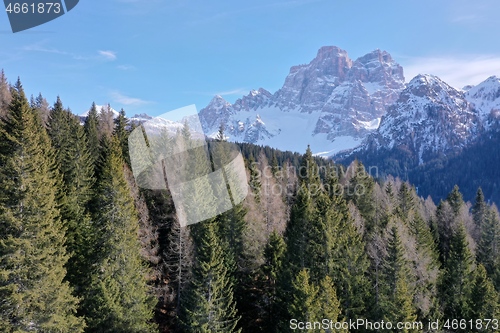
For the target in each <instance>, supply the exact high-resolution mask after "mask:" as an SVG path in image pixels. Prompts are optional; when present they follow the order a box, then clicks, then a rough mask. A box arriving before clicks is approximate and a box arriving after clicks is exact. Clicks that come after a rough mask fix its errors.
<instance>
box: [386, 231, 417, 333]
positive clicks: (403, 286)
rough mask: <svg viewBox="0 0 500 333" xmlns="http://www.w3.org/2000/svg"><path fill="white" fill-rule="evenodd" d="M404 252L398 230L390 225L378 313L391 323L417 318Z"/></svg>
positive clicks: (408, 265)
mask: <svg viewBox="0 0 500 333" xmlns="http://www.w3.org/2000/svg"><path fill="white" fill-rule="evenodd" d="M404 252H405V249H404V248H403V244H402V243H401V239H400V236H399V231H398V229H397V228H396V227H392V229H391V235H390V238H389V242H388V244H387V257H386V258H385V260H384V264H383V273H382V274H383V280H384V285H383V286H382V293H381V300H380V315H381V316H382V318H384V319H385V320H386V321H390V322H393V323H396V322H413V321H415V320H416V319H417V316H416V310H415V308H414V307H413V304H412V301H413V296H414V290H413V288H412V285H413V284H412V282H413V281H411V274H410V263H409V262H408V261H407V259H406V258H405V257H404ZM402 332H410V331H408V330H404V331H402Z"/></svg>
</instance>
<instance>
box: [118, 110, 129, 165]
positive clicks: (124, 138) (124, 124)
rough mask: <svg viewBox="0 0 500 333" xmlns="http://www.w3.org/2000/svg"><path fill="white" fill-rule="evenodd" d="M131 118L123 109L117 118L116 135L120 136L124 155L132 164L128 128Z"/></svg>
mask: <svg viewBox="0 0 500 333" xmlns="http://www.w3.org/2000/svg"><path fill="white" fill-rule="evenodd" d="M129 126H130V124H129V120H128V119H127V117H126V116H125V110H123V109H121V110H120V113H119V115H118V117H117V118H116V119H115V129H114V135H115V136H116V137H117V138H118V142H119V143H120V148H121V150H122V156H123V158H124V160H125V162H127V164H128V165H130V156H129V152H128V135H129V132H128V128H129Z"/></svg>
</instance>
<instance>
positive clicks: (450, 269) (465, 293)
mask: <svg viewBox="0 0 500 333" xmlns="http://www.w3.org/2000/svg"><path fill="white" fill-rule="evenodd" d="M473 272H474V258H473V257H472V254H471V252H470V250H469V246H468V242H467V236H466V231H465V227H464V226H463V224H460V225H459V226H458V227H457V229H456V231H455V232H454V233H453V235H452V237H451V242H450V252H449V256H448V258H447V260H446V262H445V264H444V272H443V274H442V281H441V286H440V287H441V288H440V295H441V297H440V298H441V303H442V305H443V315H444V318H464V319H470V318H469V314H470V313H471V308H470V306H471V304H470V298H471V291H472V287H473V285H474V276H473Z"/></svg>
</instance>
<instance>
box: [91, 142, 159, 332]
mask: <svg viewBox="0 0 500 333" xmlns="http://www.w3.org/2000/svg"><path fill="white" fill-rule="evenodd" d="M104 147H105V149H106V150H105V154H104V156H103V157H104V159H103V165H102V175H101V177H100V180H99V183H98V184H97V200H96V207H95V212H94V215H95V216H94V220H95V223H96V237H95V242H96V243H95V247H94V254H95V259H94V260H95V261H94V263H93V264H92V266H91V267H92V269H93V272H92V273H93V275H92V281H91V286H90V287H89V289H88V290H86V293H85V299H84V310H85V314H86V316H87V318H88V332H110V333H111V332H130V333H134V332H141V333H142V332H153V331H154V325H152V324H151V323H150V321H151V319H152V315H153V307H154V302H153V300H152V298H151V296H150V294H149V290H148V289H149V288H148V286H147V280H146V275H147V271H146V268H145V265H144V263H143V261H142V258H141V254H140V251H141V249H140V243H139V240H138V227H139V226H138V218H137V212H136V211H135V206H134V203H133V199H132V197H131V194H130V189H129V187H128V185H127V182H126V180H125V177H124V169H123V166H124V162H123V159H122V157H121V149H120V146H119V143H118V140H117V139H116V138H112V141H111V142H109V143H106V144H105V145H104Z"/></svg>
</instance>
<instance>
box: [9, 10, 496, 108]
mask: <svg viewBox="0 0 500 333" xmlns="http://www.w3.org/2000/svg"><path fill="white" fill-rule="evenodd" d="M499 15H500V2H499V1H496V0H490V1H481V0H479V1H470V0H468V1H463V0H453V1H451V0H449V1H445V0H443V1H435V0H430V1H427V0H420V1H400V0H394V1H388V0H387V1H384V0H379V1H361V0H351V1H335V0H254V1H245V2H242V1H234V0H233V1H218V0H214V1H205V0H203V1H202V0H149V1H146V0H101V1H97V0H80V3H79V4H78V6H77V7H75V8H74V9H73V10H72V11H70V12H69V13H67V14H66V15H64V16H62V17H60V18H59V19H56V20H54V21H51V22H49V23H47V24H44V25H42V26H39V27H36V28H33V29H31V30H28V31H25V32H20V33H16V34H13V33H12V32H11V31H10V26H9V23H8V19H7V14H6V13H3V14H2V13H0V68H3V69H4V70H5V72H6V75H7V77H8V79H9V80H10V81H11V82H13V81H15V80H16V78H17V76H20V77H21V80H22V82H23V85H24V87H25V90H26V92H27V93H28V94H35V95H37V94H38V93H39V92H41V93H42V94H43V95H44V97H46V98H47V100H48V101H49V103H53V102H54V100H55V98H56V96H57V95H60V96H61V98H62V101H63V103H64V104H65V105H66V106H69V107H70V108H71V109H72V111H73V112H75V113H82V112H84V111H85V110H86V109H88V107H89V106H90V105H91V103H92V102H93V101H95V102H96V103H97V104H105V103H110V104H111V106H112V107H113V108H115V109H120V108H124V109H125V111H126V112H127V114H128V115H130V116H131V115H133V114H135V113H140V112H146V113H148V114H150V115H160V114H162V113H164V112H166V111H169V110H172V109H177V108H180V107H183V106H186V105H189V104H196V106H197V107H198V110H199V109H201V108H202V107H204V106H206V105H207V104H208V103H209V101H210V100H211V98H212V97H213V95H215V94H220V95H223V96H224V97H225V98H226V99H227V100H228V101H231V102H233V101H234V100H235V99H236V98H238V97H241V96H242V95H244V94H248V92H249V90H251V89H257V88H259V87H263V88H265V89H267V90H269V91H271V92H275V91H276V90H277V89H279V88H280V87H281V85H282V84H283V82H284V79H285V76H286V75H287V74H288V71H289V69H290V67H291V66H293V65H298V64H303V63H308V62H309V61H310V60H312V59H313V58H314V56H315V55H316V52H317V50H318V49H319V48H320V47H321V46H324V45H336V46H339V47H341V48H343V49H345V50H346V51H347V52H348V53H349V55H350V57H351V58H353V59H355V58H357V57H359V56H362V55H364V54H366V53H368V52H370V51H372V50H374V49H377V48H379V49H382V50H386V51H388V52H389V53H391V54H392V56H393V58H395V59H396V61H397V62H399V63H400V64H401V65H403V66H404V67H405V77H406V79H407V80H409V79H411V77H413V76H414V75H416V74H418V73H431V74H436V75H438V76H440V77H442V78H443V79H444V80H446V81H447V82H448V83H450V84H451V85H453V86H456V87H462V86H463V85H465V84H477V83H479V82H480V81H482V80H484V79H486V78H487V77H488V76H491V75H500V42H499V41H500V38H499V36H498V17H499Z"/></svg>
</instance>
